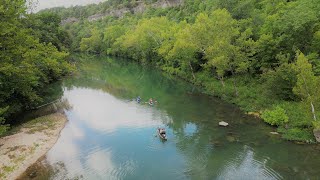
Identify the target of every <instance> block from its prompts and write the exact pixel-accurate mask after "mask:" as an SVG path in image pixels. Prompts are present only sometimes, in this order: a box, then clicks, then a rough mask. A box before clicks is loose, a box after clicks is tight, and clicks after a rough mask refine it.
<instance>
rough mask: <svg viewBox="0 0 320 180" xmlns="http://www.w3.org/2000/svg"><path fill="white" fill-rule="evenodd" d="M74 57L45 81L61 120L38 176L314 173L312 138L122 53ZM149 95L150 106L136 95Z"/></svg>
mask: <svg viewBox="0 0 320 180" xmlns="http://www.w3.org/2000/svg"><path fill="white" fill-rule="evenodd" d="M76 59H77V61H78V63H77V66H78V69H79V72H78V73H77V75H75V76H73V77H71V78H67V79H65V80H63V81H62V82H59V83H57V84H55V85H54V86H53V89H51V91H52V92H55V93H54V94H55V97H56V96H57V94H60V96H61V100H62V101H63V102H64V104H67V106H64V107H65V108H64V109H63V111H64V112H65V113H66V115H67V117H68V119H69V122H68V123H67V125H66V127H65V128H64V129H63V131H62V132H61V137H60V138H59V140H58V142H57V143H56V144H55V146H54V147H53V148H52V149H51V150H50V151H49V152H48V153H47V155H46V157H45V158H44V159H43V160H42V161H41V162H40V163H41V164H43V166H47V167H50V168H49V169H50V170H49V171H45V173H44V174H43V173H42V175H41V177H42V178H43V177H46V178H50V179H128V180H142V179H168V180H169V179H170V180H171V179H245V180H250V179H259V180H261V179H318V178H319V177H320V170H319V165H320V156H319V152H320V148H319V146H316V145H297V144H294V143H292V142H287V141H284V140H281V139H280V136H278V135H272V134H271V133H270V132H272V131H274V129H273V128H272V127H270V126H268V125H266V124H264V123H263V122H262V121H261V120H259V119H256V118H254V117H251V116H247V115H245V114H244V113H243V112H241V111H240V110H239V109H238V108H237V107H235V106H234V105H230V104H228V103H225V102H223V101H221V100H219V99H217V98H215V97H212V96H208V95H204V94H202V93H201V90H199V89H198V88H196V87H194V86H193V85H191V84H189V83H186V82H184V81H182V80H179V79H176V78H174V77H170V76H168V75H165V74H163V73H161V72H159V71H157V70H154V69H152V68H149V67H143V66H141V65H139V64H136V63H133V62H128V61H126V60H121V59H116V58H111V57H92V56H85V55H78V56H76ZM137 96H140V97H141V98H142V102H141V103H137V102H136V101H135V100H134V99H135V97H137ZM151 97H152V98H154V99H155V100H157V101H158V103H156V104H155V105H154V106H150V105H148V104H147V103H144V102H146V101H148V99H149V98H151ZM55 108H56V107H55ZM219 121H226V122H228V123H229V124H230V126H228V127H219V126H218V122H219ZM158 127H164V128H166V130H167V136H168V140H167V141H162V140H161V139H160V138H159V137H158V136H157V135H156V129H157V128H158ZM39 174H40V173H39ZM41 177H40V179H41Z"/></svg>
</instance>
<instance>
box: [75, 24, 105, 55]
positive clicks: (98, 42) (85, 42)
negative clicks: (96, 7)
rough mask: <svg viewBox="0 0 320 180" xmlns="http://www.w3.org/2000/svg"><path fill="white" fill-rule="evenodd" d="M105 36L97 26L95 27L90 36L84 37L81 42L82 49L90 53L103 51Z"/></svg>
mask: <svg viewBox="0 0 320 180" xmlns="http://www.w3.org/2000/svg"><path fill="white" fill-rule="evenodd" d="M102 39H103V36H102V34H101V33H100V31H99V30H98V29H97V28H93V29H92V30H91V33H90V37H88V38H82V40H81V42H80V50H81V51H84V52H90V53H96V54H97V53H100V52H101V51H102Z"/></svg>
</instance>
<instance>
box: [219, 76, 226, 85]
mask: <svg viewBox="0 0 320 180" xmlns="http://www.w3.org/2000/svg"><path fill="white" fill-rule="evenodd" d="M220 82H221V84H222V86H223V87H225V85H224V81H223V77H221V78H220Z"/></svg>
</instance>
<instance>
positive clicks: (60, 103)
mask: <svg viewBox="0 0 320 180" xmlns="http://www.w3.org/2000/svg"><path fill="white" fill-rule="evenodd" d="M71 108H72V106H71V105H70V104H69V101H68V99H66V98H63V99H57V100H55V101H53V102H50V103H47V104H45V105H42V106H40V107H39V108H38V109H35V110H33V111H30V112H29V113H27V114H26V115H25V116H24V119H25V120H28V119H34V118H37V117H41V116H46V115H49V114H53V113H57V112H60V113H64V110H70V109H71Z"/></svg>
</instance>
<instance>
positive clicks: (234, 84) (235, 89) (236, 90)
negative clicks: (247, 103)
mask: <svg viewBox="0 0 320 180" xmlns="http://www.w3.org/2000/svg"><path fill="white" fill-rule="evenodd" d="M233 89H234V92H235V94H236V97H238V96H239V92H238V88H237V85H236V80H235V79H233Z"/></svg>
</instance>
